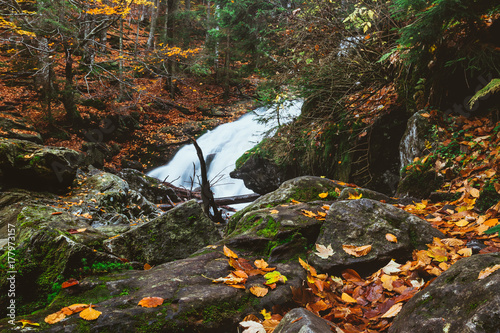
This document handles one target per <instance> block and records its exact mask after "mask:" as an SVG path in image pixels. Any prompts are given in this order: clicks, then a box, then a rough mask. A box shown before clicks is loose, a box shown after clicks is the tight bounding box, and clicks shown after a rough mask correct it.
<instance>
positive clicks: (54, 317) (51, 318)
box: [44, 311, 66, 325]
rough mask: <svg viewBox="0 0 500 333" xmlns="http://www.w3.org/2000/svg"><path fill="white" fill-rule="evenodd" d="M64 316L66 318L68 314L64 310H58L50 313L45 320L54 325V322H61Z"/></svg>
mask: <svg viewBox="0 0 500 333" xmlns="http://www.w3.org/2000/svg"><path fill="white" fill-rule="evenodd" d="M64 318H66V315H65V314H64V313H63V312H61V311H58V312H55V313H53V314H50V315H48V316H47V317H45V319H44V320H45V322H46V323H47V324H51V325H52V324H55V323H57V322H60V321H61V320H63V319H64Z"/></svg>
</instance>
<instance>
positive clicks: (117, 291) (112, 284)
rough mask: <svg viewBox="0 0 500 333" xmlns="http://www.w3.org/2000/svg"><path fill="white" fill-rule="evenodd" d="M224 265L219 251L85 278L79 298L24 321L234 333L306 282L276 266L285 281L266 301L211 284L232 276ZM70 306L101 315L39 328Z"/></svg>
mask: <svg viewBox="0 0 500 333" xmlns="http://www.w3.org/2000/svg"><path fill="white" fill-rule="evenodd" d="M226 259H227V258H226V257H224V255H223V254H222V247H218V248H216V249H206V251H205V253H200V254H198V255H196V256H193V257H190V258H186V259H181V260H177V261H173V262H169V263H165V264H162V265H158V266H155V267H153V268H152V269H150V270H140V271H138V270H137V271H126V272H122V273H115V274H109V275H107V276H105V277H102V278H101V277H89V278H86V279H85V280H83V281H80V285H79V287H80V288H79V289H80V290H81V292H80V293H78V294H74V293H73V294H69V293H67V292H65V290H63V291H62V292H60V293H59V295H58V296H57V297H56V299H55V300H54V301H53V302H52V304H51V305H50V306H49V307H48V308H46V309H44V310H43V311H39V312H36V313H34V314H32V315H28V316H23V319H29V320H32V321H35V322H40V323H42V325H44V327H43V331H44V332H84V331H92V332H106V331H109V332H117V333H120V332H124V333H125V332H149V331H157V332H171V333H177V332H193V333H206V332H221V333H226V332H227V333H233V332H236V330H237V327H238V323H239V322H240V321H242V320H243V318H244V317H245V316H246V315H248V314H250V313H253V314H257V313H258V312H260V311H261V310H262V309H263V308H265V309H267V311H271V310H272V308H273V306H274V305H278V304H279V305H283V306H284V307H287V306H291V305H292V302H291V299H292V292H291V289H290V286H294V287H299V286H300V284H301V282H302V280H303V279H304V278H305V274H304V270H303V269H302V268H301V267H300V265H299V264H298V263H289V264H278V265H276V266H275V267H276V269H277V270H278V271H279V272H281V273H282V274H283V275H285V276H286V277H287V278H288V280H287V282H286V284H280V283H279V284H278V285H277V288H276V289H274V290H270V291H269V293H268V294H267V295H266V296H265V297H263V298H257V297H256V296H254V295H252V294H250V293H248V292H246V291H245V290H241V289H235V288H231V287H230V286H227V285H224V284H216V283H213V282H212V279H215V278H219V277H224V276H226V275H228V273H229V272H230V271H232V268H231V267H230V266H229V265H228V261H227V260H226ZM249 259H250V258H249ZM264 281H265V280H264V278H263V277H262V276H260V275H258V276H252V277H250V278H249V280H248V282H247V283H246V285H247V286H250V285H254V284H262V282H264ZM144 297H161V298H163V299H164V301H163V304H162V305H160V306H158V307H155V308H146V307H141V306H139V305H138V302H139V301H140V300H141V299H142V298H144ZM74 303H85V304H90V303H92V304H95V305H97V306H98V310H99V311H100V312H102V314H101V316H100V317H99V318H98V319H96V320H94V321H91V322H90V321H85V320H83V319H81V318H79V317H78V315H77V314H75V315H71V316H69V317H67V318H66V319H65V320H63V321H61V322H59V323H56V324H54V325H46V324H45V323H43V319H44V318H45V316H47V315H48V314H51V313H54V312H57V311H59V310H60V309H61V308H62V307H65V306H68V305H69V304H74ZM2 324H5V325H8V324H7V322H6V320H3V321H0V325H2Z"/></svg>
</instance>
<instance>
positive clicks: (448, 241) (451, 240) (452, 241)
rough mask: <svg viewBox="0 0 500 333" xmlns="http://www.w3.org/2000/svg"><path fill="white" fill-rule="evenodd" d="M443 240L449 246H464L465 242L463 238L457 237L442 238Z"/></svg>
mask: <svg viewBox="0 0 500 333" xmlns="http://www.w3.org/2000/svg"><path fill="white" fill-rule="evenodd" d="M441 242H443V243H444V244H446V245H448V246H453V247H455V246H462V245H464V244H465V243H464V241H463V240H461V239H457V238H443V239H441Z"/></svg>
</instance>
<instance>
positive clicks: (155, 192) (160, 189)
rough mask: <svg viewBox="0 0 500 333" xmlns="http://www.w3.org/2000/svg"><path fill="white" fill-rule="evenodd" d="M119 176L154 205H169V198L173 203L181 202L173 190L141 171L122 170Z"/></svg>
mask: <svg viewBox="0 0 500 333" xmlns="http://www.w3.org/2000/svg"><path fill="white" fill-rule="evenodd" d="M118 175H119V176H120V177H121V178H122V179H124V180H126V181H127V183H128V184H129V186H130V188H131V189H132V190H135V191H137V192H139V193H140V194H142V195H143V196H144V197H145V198H146V199H148V200H149V201H151V202H153V203H156V204H159V203H169V200H168V199H169V198H170V200H172V201H173V202H179V201H181V199H180V198H179V197H178V196H177V194H176V193H175V192H174V190H173V189H171V188H170V187H168V186H166V185H165V184H163V183H162V182H160V181H159V180H158V179H156V178H153V177H149V176H147V175H145V174H143V173H142V172H140V171H137V170H134V169H122V170H121V171H120V173H119V174H118Z"/></svg>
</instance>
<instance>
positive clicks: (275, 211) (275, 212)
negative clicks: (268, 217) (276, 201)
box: [269, 209, 280, 214]
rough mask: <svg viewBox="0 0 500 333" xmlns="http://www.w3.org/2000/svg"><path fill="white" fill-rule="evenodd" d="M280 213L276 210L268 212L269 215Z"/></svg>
mask: <svg viewBox="0 0 500 333" xmlns="http://www.w3.org/2000/svg"><path fill="white" fill-rule="evenodd" d="M279 212H280V211H279V210H277V209H272V210H271V211H269V213H271V214H278V213H279Z"/></svg>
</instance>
